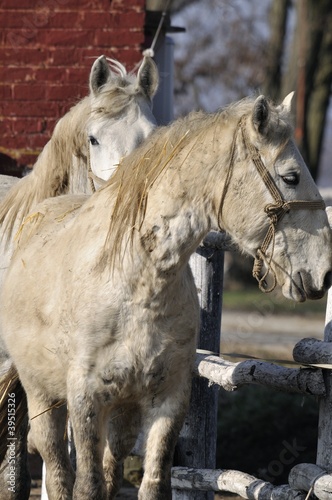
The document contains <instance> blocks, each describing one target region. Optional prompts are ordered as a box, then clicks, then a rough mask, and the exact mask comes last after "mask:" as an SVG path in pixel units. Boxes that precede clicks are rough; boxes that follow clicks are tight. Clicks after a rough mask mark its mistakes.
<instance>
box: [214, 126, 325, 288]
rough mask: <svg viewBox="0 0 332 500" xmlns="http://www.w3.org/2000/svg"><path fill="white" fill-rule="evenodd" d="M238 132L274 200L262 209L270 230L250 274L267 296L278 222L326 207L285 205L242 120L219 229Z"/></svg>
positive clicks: (306, 202) (311, 203) (321, 204)
mask: <svg viewBox="0 0 332 500" xmlns="http://www.w3.org/2000/svg"><path fill="white" fill-rule="evenodd" d="M239 130H241V134H242V139H243V143H244V145H245V147H246V149H247V150H248V154H249V158H250V159H251V161H252V162H253V164H254V165H255V167H256V169H257V171H258V173H259V175H260V176H261V178H262V180H263V182H264V184H265V186H266V187H267V189H268V191H269V192H270V194H271V196H272V198H273V199H274V203H269V204H268V205H266V206H265V208H264V211H265V213H266V214H267V216H268V218H269V227H268V230H267V233H266V235H265V237H264V240H263V243H262V244H261V246H260V247H259V248H258V249H257V251H256V257H255V261H254V266H253V271H252V274H253V276H254V278H255V279H256V280H257V282H258V286H259V288H260V290H262V292H265V293H268V292H271V291H272V290H274V288H275V287H276V284H277V279H276V274H275V272H274V270H273V269H272V268H271V262H272V258H273V252H274V243H275V234H276V227H277V224H278V222H280V221H281V219H282V218H283V217H284V215H285V214H286V213H287V212H289V211H290V210H324V209H325V203H324V201H323V200H318V201H310V200H291V201H286V200H285V199H284V198H283V196H282V194H281V192H280V191H279V189H278V187H277V185H276V183H275V182H274V179H273V177H272V176H271V174H270V172H269V171H268V170H267V168H266V167H265V165H264V163H263V161H262V158H261V155H260V154H259V151H258V149H257V148H256V146H254V145H253V144H252V143H251V142H250V139H249V136H248V132H247V129H246V122H245V117H242V118H241V119H240V121H239V123H238V125H237V128H236V132H235V135H234V138H233V142H232V146H231V157H230V165H229V169H228V172H227V176H226V181H225V184H224V190H223V193H222V198H221V203H220V208H219V214H218V222H219V226H220V217H221V211H222V206H223V203H224V200H225V196H226V193H227V190H228V187H229V183H230V179H231V176H232V172H233V168H234V163H235V144H236V137H237V134H238V131H239ZM271 243H272V250H271V256H270V258H269V259H268V258H267V256H266V252H267V250H268V248H269V246H270V244H271ZM264 263H265V265H266V271H265V273H263V274H262V269H263V265H264ZM270 272H271V273H272V275H273V282H272V285H271V286H270V287H267V283H266V278H267V276H268V274H269V273H270Z"/></svg>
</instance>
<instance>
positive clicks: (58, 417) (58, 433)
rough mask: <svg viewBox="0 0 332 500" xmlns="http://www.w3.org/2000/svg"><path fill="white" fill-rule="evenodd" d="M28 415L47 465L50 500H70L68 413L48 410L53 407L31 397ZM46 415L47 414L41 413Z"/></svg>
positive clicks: (59, 410) (71, 488)
mask: <svg viewBox="0 0 332 500" xmlns="http://www.w3.org/2000/svg"><path fill="white" fill-rule="evenodd" d="M28 405H29V416H30V426H31V433H32V436H33V442H34V445H35V447H36V448H37V450H38V451H39V453H40V455H41V456H42V458H43V460H44V462H45V466H46V490H47V494H48V497H49V500H71V498H72V491H73V485H74V471H73V469H72V466H71V464H70V461H69V456H68V451H67V440H66V439H65V432H66V421H67V410H66V406H62V407H61V408H57V409H52V410H48V411H46V412H45V410H46V409H47V408H48V407H50V406H51V405H50V404H48V403H46V402H43V403H41V402H40V401H38V402H37V401H36V400H34V399H33V398H31V397H29V394H28ZM42 412H44V413H42Z"/></svg>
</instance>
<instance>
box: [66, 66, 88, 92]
mask: <svg viewBox="0 0 332 500" xmlns="http://www.w3.org/2000/svg"><path fill="white" fill-rule="evenodd" d="M92 64H93V61H92V62H91V66H92ZM91 66H89V67H80V68H67V69H66V70H65V79H64V81H66V82H68V83H71V84H75V83H78V84H79V85H84V86H85V88H87V87H88V85H89V77H90V69H91Z"/></svg>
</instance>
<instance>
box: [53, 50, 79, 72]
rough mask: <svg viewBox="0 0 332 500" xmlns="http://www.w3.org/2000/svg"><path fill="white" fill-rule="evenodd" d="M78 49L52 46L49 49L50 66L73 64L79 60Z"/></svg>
mask: <svg viewBox="0 0 332 500" xmlns="http://www.w3.org/2000/svg"><path fill="white" fill-rule="evenodd" d="M79 54H80V49H74V48H72V47H68V48H65V47H61V48H59V49H57V48H52V49H51V50H50V64H51V66H66V67H67V66H75V65H77V64H79V63H80V62H81V60H80V58H79Z"/></svg>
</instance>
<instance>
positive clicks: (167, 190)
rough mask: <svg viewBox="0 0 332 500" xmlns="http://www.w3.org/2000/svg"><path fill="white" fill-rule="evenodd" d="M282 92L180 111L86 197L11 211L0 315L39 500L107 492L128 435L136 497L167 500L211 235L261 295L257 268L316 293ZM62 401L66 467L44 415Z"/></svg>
mask: <svg viewBox="0 0 332 500" xmlns="http://www.w3.org/2000/svg"><path fill="white" fill-rule="evenodd" d="M289 101H290V99H289V98H286V99H285V101H284V102H283V103H282V104H281V105H280V106H278V107H274V106H272V105H271V104H269V102H268V101H267V100H266V98H265V97H264V96H260V97H258V98H257V99H256V100H253V99H247V100H244V101H240V102H239V103H236V104H234V105H232V106H230V107H229V108H228V109H226V110H224V111H223V112H218V113H216V114H212V115H206V114H204V113H196V114H191V115H189V117H187V118H185V119H181V120H178V121H176V122H174V123H173V124H172V125H170V126H168V127H164V128H160V129H158V130H157V131H156V132H154V133H153V134H152V135H151V136H150V138H149V139H148V140H147V141H146V142H145V143H144V144H143V145H142V146H141V147H140V148H138V150H136V151H135V152H133V153H132V154H131V155H130V156H129V157H127V158H126V159H125V160H124V161H123V162H122V163H121V165H120V166H119V168H118V169H117V171H116V172H115V174H114V175H113V176H112V177H111V179H110V180H109V181H108V183H107V185H106V186H105V187H104V188H102V189H101V190H99V191H97V192H96V193H95V194H93V195H92V196H91V197H89V198H88V199H87V200H86V201H84V200H83V199H82V197H77V196H76V197H75V196H64V197H58V198H55V199H53V200H46V201H45V202H44V203H42V204H41V205H39V206H38V207H36V208H35V210H34V213H33V214H32V215H30V216H29V217H28V218H27V219H26V220H25V222H24V224H23V227H22V231H21V237H20V239H19V241H18V247H17V251H16V253H15V255H14V257H13V259H12V263H11V267H10V269H9V271H8V273H7V277H6V282H5V284H4V287H3V293H2V296H1V304H2V308H1V315H0V321H1V326H2V335H3V338H4V341H5V343H6V346H7V349H8V351H9V353H10V355H11V357H12V359H13V361H14V363H15V366H16V369H17V372H18V375H19V378H20V381H17V387H16V389H17V390H18V389H19V388H20V382H21V383H22V385H23V387H24V389H25V391H26V394H27V400H28V411H29V417H30V423H31V427H32V429H34V431H35V432H34V436H35V438H36V439H37V442H36V445H37V447H38V449H39V451H40V453H41V455H42V457H43V459H44V461H45V463H46V471H47V475H46V485H47V492H48V495H49V498H50V500H64V499H66V500H68V499H71V498H74V499H75V500H85V499H86V500H103V499H106V498H108V499H110V498H114V496H115V495H116V491H117V489H118V486H119V476H120V469H121V464H122V462H123V460H124V458H125V457H126V455H127V454H128V453H129V452H130V450H131V449H132V446H133V445H134V443H135V439H136V436H137V434H138V432H139V430H140V429H144V431H145V435H146V451H145V473H144V477H143V480H142V484H141V486H140V489H139V495H138V496H139V499H140V500H143V499H144V500H164V499H170V498H171V483H170V471H171V464H172V457H173V451H174V446H175V443H176V440H177V436H178V432H179V430H180V428H181V425H182V423H183V420H184V417H185V413H186V411H187V407H188V401H189V395H190V386H191V377H192V365H193V359H194V356H195V349H196V335H197V331H198V327H199V306H198V300H197V294H196V289H195V284H194V281H193V277H192V274H191V271H190V268H189V265H188V261H189V257H190V255H191V254H192V253H193V252H194V251H195V249H196V248H197V246H198V245H199V243H200V241H201V240H202V238H204V236H205V235H206V234H207V233H208V232H209V231H210V230H211V229H214V230H227V232H228V233H229V234H230V235H231V236H232V237H233V239H234V240H235V241H236V242H237V243H238V245H239V246H240V248H241V249H243V250H244V251H246V252H248V253H249V254H251V255H253V256H254V257H255V275H256V277H257V279H258V280H259V283H260V286H261V288H263V289H265V281H264V280H265V277H266V274H267V272H268V271H269V272H271V273H272V275H273V276H274V277H275V279H276V282H277V283H278V284H279V285H280V286H281V287H282V291H283V294H284V295H285V296H286V297H288V298H291V299H293V300H296V301H304V300H306V299H307V298H319V297H322V296H323V294H324V293H325V291H326V289H327V288H328V287H329V286H330V282H331V269H332V250H331V248H332V247H331V243H332V237H331V230H330V226H329V224H328V220H327V216H326V212H325V210H324V202H323V201H322V199H321V197H320V194H319V192H318V189H317V187H316V186H315V184H314V182H313V180H312V178H311V176H310V174H309V172H308V170H307V168H306V166H305V164H304V162H303V160H302V158H301V156H300V154H299V152H298V150H297V148H296V146H295V145H294V143H293V141H292V139H291V127H290V125H289V122H288V114H289V106H290V102H289ZM317 255H319V259H318V258H317ZM264 266H265V268H266V271H265V272H263V268H264ZM3 384H5V381H3ZM12 392H15V391H14V390H13V391H12ZM3 401H5V402H3V403H2V411H1V420H0V422H1V426H0V428H1V429H2V428H3V426H7V404H6V398H4V399H3ZM65 401H66V402H67V405H68V409H69V414H70V419H71V423H72V426H73V432H74V441H75V445H76V450H77V471H76V475H75V474H74V472H73V471H72V469H71V466H70V463H69V459H68V454H67V449H66V445H65V442H64V440H63V435H64V428H65V411H64V409H65V407H64V406H63V407H61V408H57V407H58V406H59V404H61V403H64V402H65ZM60 424H61V425H60ZM6 428H7V427H6ZM105 442H108V445H109V447H108V450H107V452H106V455H107V460H108V463H109V464H110V467H109V469H108V470H107V471H105V472H104V471H103V466H102V465H103V460H104V458H105V456H104V445H105ZM110 458H111V460H109V459H110Z"/></svg>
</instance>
